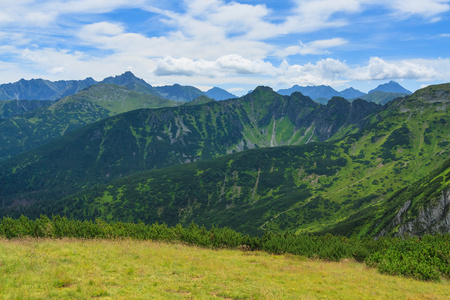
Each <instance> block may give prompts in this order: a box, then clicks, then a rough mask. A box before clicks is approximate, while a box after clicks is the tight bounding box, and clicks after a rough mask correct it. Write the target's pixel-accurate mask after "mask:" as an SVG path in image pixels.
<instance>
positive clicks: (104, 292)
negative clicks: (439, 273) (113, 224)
mask: <svg viewBox="0 0 450 300" xmlns="http://www.w3.org/2000/svg"><path fill="white" fill-rule="evenodd" d="M449 295H450V282H449V281H448V280H442V281H441V282H439V283H436V282H423V281H417V280H414V279H409V278H402V277H393V276H388V275H382V274H379V273H377V271H376V270H375V269H368V268H367V267H365V265H364V264H362V263H356V262H353V261H342V262H324V261H318V260H308V259H305V258H302V257H298V256H292V255H270V254H267V253H265V252H246V251H236V250H209V249H202V248H197V247H191V246H184V245H180V244H165V243H158V242H151V241H144V242H143V241H134V240H118V241H111V240H76V239H61V240H53V239H32V238H26V239H13V240H6V239H1V238H0V298H1V299H61V298H64V299H90V298H103V299H216V298H219V299H448V298H449Z"/></svg>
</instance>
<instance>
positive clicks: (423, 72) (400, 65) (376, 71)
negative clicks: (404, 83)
mask: <svg viewBox="0 0 450 300" xmlns="http://www.w3.org/2000/svg"><path fill="white" fill-rule="evenodd" d="M424 62H425V61H424ZM439 76H440V74H439V73H438V72H437V71H436V70H435V69H434V68H433V67H430V66H429V65H428V64H424V63H421V62H419V61H410V60H403V61H395V62H386V61H385V60H383V59H381V58H379V57H372V58H370V61H369V64H368V65H367V66H366V67H362V68H358V69H356V70H354V72H353V73H352V74H349V77H351V78H353V79H357V80H371V79H378V80H380V79H396V78H403V79H419V80H426V79H433V78H438V77H439Z"/></svg>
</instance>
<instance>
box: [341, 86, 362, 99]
mask: <svg viewBox="0 0 450 300" xmlns="http://www.w3.org/2000/svg"><path fill="white" fill-rule="evenodd" d="M340 94H341V95H340V96H341V97H343V98H345V99H354V98H360V97H362V96H364V95H365V93H363V92H361V91H359V90H357V89H354V88H352V87H350V88H348V89H345V90H343V91H341V92H340Z"/></svg>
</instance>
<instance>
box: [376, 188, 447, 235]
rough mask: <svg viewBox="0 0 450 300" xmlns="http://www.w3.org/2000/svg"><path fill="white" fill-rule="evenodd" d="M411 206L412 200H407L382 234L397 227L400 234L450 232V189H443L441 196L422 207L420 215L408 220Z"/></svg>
mask: <svg viewBox="0 0 450 300" xmlns="http://www.w3.org/2000/svg"><path fill="white" fill-rule="evenodd" d="M410 206H411V200H408V201H406V202H405V204H404V205H403V206H402V207H401V208H400V210H399V211H398V213H397V215H396V216H395V217H394V219H393V220H392V222H391V224H390V225H389V226H388V228H386V230H383V231H382V232H381V235H384V234H386V232H389V231H390V229H393V228H396V227H398V231H397V235H399V236H404V235H407V234H409V235H417V236H420V235H424V234H433V233H450V190H447V191H443V192H442V194H441V195H440V196H439V197H437V198H436V199H434V200H433V201H430V202H429V203H428V204H427V205H426V206H424V207H422V208H421V209H420V210H419V214H418V216H416V217H415V218H413V219H409V220H406V219H407V213H408V211H409V209H410Z"/></svg>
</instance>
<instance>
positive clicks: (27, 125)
mask: <svg viewBox="0 0 450 300" xmlns="http://www.w3.org/2000/svg"><path fill="white" fill-rule="evenodd" d="M174 105H176V103H175V102H173V101H170V100H166V99H162V98H160V97H158V96H154V95H143V94H139V93H137V92H134V91H131V90H129V89H127V88H125V87H119V86H116V85H108V84H97V85H92V86H90V87H89V88H87V89H85V90H82V91H81V92H79V93H77V94H75V95H73V96H68V97H65V98H62V99H60V100H58V101H56V102H54V103H53V104H52V105H50V106H48V107H45V108H42V109H40V110H36V111H33V112H30V113H28V114H22V115H20V116H16V117H13V118H10V119H8V120H5V121H3V122H2V123H1V124H0V132H2V135H3V137H2V143H1V144H0V159H4V158H8V157H11V156H14V155H16V154H18V153H20V152H24V151H27V150H30V149H33V148H36V147H38V146H40V145H43V144H45V143H46V142H48V141H50V140H52V139H54V138H57V137H60V136H62V135H64V134H65V133H67V132H69V131H72V130H74V129H76V128H79V127H82V126H83V125H86V124H90V123H93V122H96V121H98V120H101V119H104V118H107V117H111V116H114V115H116V114H119V113H122V112H126V111H130V110H134V109H138V108H145V107H147V108H157V107H164V106H174Z"/></svg>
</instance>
